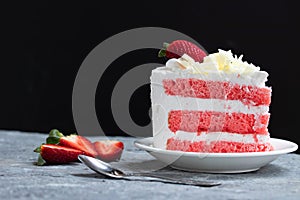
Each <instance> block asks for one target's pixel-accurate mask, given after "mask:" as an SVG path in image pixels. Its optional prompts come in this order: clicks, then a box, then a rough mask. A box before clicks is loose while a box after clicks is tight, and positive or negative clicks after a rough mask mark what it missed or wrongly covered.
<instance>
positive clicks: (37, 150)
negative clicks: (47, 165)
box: [33, 144, 43, 153]
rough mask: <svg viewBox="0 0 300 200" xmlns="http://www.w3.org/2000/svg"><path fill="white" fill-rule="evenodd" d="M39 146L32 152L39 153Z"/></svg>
mask: <svg viewBox="0 0 300 200" xmlns="http://www.w3.org/2000/svg"><path fill="white" fill-rule="evenodd" d="M42 145H43V144H42ZM42 145H41V146H42ZM41 146H39V147H37V148H35V149H34V150H33V151H34V152H35V153H41Z"/></svg>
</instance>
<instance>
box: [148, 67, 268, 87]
mask: <svg viewBox="0 0 300 200" xmlns="http://www.w3.org/2000/svg"><path fill="white" fill-rule="evenodd" d="M170 62H171V61H170ZM176 78H185V79H188V78H196V79H201V80H204V81H222V82H231V83H233V84H239V85H251V86H257V87H265V82H266V81H267V75H266V74H264V73H263V72H261V71H257V72H253V73H252V74H251V75H247V76H241V75H240V74H236V73H232V74H226V73H224V72H211V73H208V74H191V73H188V72H185V71H173V70H172V69H171V68H168V67H158V68H156V69H154V70H152V76H151V82H152V83H155V84H161V83H162V80H164V79H176Z"/></svg>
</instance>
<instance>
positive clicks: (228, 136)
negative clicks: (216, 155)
mask: <svg viewBox="0 0 300 200" xmlns="http://www.w3.org/2000/svg"><path fill="white" fill-rule="evenodd" d="M255 137H256V138H257V140H258V143H266V142H268V140H269V138H270V137H269V135H256V136H255V135H254V134H236V133H228V132H211V133H201V134H200V135H197V133H189V132H185V131H177V132H176V135H175V138H176V139H179V140H189V141H193V142H199V141H207V142H212V141H226V142H241V143H246V144H250V143H257V141H256V139H255Z"/></svg>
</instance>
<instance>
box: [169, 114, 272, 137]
mask: <svg viewBox="0 0 300 200" xmlns="http://www.w3.org/2000/svg"><path fill="white" fill-rule="evenodd" d="M269 117H270V115H269V114H264V115H254V114H245V113H223V112H214V111H188V110H173V111H170V112H169V116H168V126H169V129H170V130H171V131H172V132H174V133H175V132H176V131H179V130H180V131H186V132H198V133H199V134H200V133H201V132H218V131H220V132H229V133H240V134H268V129H267V126H268V123H269Z"/></svg>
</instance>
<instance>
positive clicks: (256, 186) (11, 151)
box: [0, 131, 300, 200]
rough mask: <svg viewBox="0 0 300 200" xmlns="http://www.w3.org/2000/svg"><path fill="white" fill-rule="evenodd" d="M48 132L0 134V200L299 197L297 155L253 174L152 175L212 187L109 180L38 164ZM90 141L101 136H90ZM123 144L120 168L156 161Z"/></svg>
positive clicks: (74, 167) (167, 171)
mask: <svg viewBox="0 0 300 200" xmlns="http://www.w3.org/2000/svg"><path fill="white" fill-rule="evenodd" d="M46 137H47V135H46V134H39V133H25V132H17V131H0V155H1V157H0V159H1V160H0V199H1V200H6V199H30V200H34V199H51V200H58V199H70V200H71V199H72V200H73V199H74V200H76V199H113V200H115V199H155V200H159V199H172V200H175V199H180V200H182V199H206V200H209V199H214V200H215V199H300V155H296V154H286V155H281V156H280V157H279V158H278V159H276V160H275V161H273V162H272V163H270V164H269V165H267V166H265V167H263V168H261V169H260V170H258V171H256V172H251V173H242V174H205V173H191V172H183V171H178V170H173V169H171V168H169V167H165V168H163V169H160V170H158V171H153V172H151V173H154V174H155V173H156V174H163V175H165V176H177V177H182V178H185V179H196V180H213V181H214V180H217V181H220V182H222V185H220V186H217V187H212V188H205V187H196V186H186V185H175V184H165V183H158V182H141V181H126V180H114V179H107V178H105V177H103V176H101V175H98V174H96V173H94V172H93V171H91V170H90V169H88V168H87V167H85V166H84V165H82V164H81V163H79V162H78V163H73V164H68V165H55V166H36V165H34V162H35V161H36V159H37V154H36V153H34V152H33V149H34V148H35V147H36V146H38V145H39V144H41V143H42V142H43V141H44V140H45V139H46ZM89 139H91V140H92V141H96V140H100V139H102V138H101V137H89ZM115 139H117V140H121V141H122V142H124V144H125V147H126V148H125V151H124V153H123V155H122V159H121V160H120V161H119V162H116V163H113V164H114V165H116V166H118V167H122V168H123V169H125V170H127V171H130V170H133V169H135V170H140V171H147V170H149V169H154V168H155V167H153V166H155V163H157V162H158V161H156V160H155V159H154V158H153V157H151V156H150V155H148V154H147V153H146V152H144V151H142V150H139V149H137V148H136V147H134V145H133V141H134V139H135V138H126V137H116V138H115Z"/></svg>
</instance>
